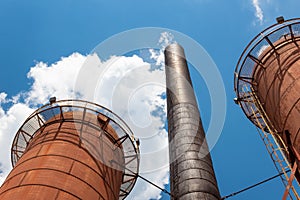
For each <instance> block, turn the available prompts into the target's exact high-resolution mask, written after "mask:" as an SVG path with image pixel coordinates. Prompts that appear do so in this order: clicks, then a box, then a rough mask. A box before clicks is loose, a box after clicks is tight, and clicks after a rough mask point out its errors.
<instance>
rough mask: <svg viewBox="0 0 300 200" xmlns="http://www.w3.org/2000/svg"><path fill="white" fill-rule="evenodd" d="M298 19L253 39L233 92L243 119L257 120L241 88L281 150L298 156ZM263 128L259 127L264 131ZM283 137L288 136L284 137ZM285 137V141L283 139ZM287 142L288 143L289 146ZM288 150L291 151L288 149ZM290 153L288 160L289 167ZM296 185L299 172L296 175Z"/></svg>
mask: <svg viewBox="0 0 300 200" xmlns="http://www.w3.org/2000/svg"><path fill="white" fill-rule="evenodd" d="M299 47H300V19H291V20H287V21H284V22H282V23H278V24H274V25H273V26H271V27H268V28H267V29H265V30H264V31H262V32H261V33H260V34H259V35H257V36H256V37H255V38H254V39H253V40H252V41H251V42H250V43H249V45H248V46H247V48H246V49H245V50H244V52H243V54H242V56H241V57H240V60H239V62H238V65H237V67H236V71H235V91H236V94H237V97H238V101H239V104H240V105H241V107H242V109H243V111H244V112H245V114H246V116H247V117H248V118H249V119H250V120H251V121H252V122H253V123H254V124H255V125H257V126H258V124H257V123H256V120H255V119H256V118H258V119H259V118H261V116H260V112H257V113H256V114H255V115H253V113H251V110H250V109H249V108H250V107H251V106H253V104H254V103H253V102H251V101H247V98H248V97H247V94H245V92H243V87H245V86H246V87H251V88H253V90H254V93H255V95H256V96H257V100H258V101H259V102H260V104H261V105H262V107H263V110H264V112H265V113H266V115H267V117H268V120H269V122H268V123H269V125H270V127H271V128H272V131H273V132H275V133H277V137H280V138H282V140H283V142H284V143H283V145H282V146H287V147H289V146H292V147H293V148H295V149H296V151H298V152H300V143H299V142H300V136H299V135H300V48H299ZM266 128H267V127H263V129H266ZM286 133H289V135H287V134H286ZM287 137H289V138H287ZM289 141H290V142H289ZM289 148H290V149H291V147H289ZM293 154H294V153H293V152H292V151H290V152H289V155H288V159H289V162H291V165H292V164H293V160H294V159H295V156H294V155H293ZM296 177H297V179H298V181H299V180H300V174H299V172H298V173H296Z"/></svg>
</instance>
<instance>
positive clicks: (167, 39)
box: [150, 32, 175, 66]
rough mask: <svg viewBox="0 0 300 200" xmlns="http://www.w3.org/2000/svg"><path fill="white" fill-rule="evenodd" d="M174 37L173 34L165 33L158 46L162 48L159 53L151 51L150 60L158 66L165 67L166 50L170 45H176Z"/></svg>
mask: <svg viewBox="0 0 300 200" xmlns="http://www.w3.org/2000/svg"><path fill="white" fill-rule="evenodd" d="M174 42H175V41H174V36H173V35H172V34H171V33H168V32H163V33H161V36H160V38H159V41H158V44H159V46H160V47H161V48H160V49H159V50H158V51H157V50H154V49H150V54H151V56H150V58H152V59H154V60H156V65H157V66H163V65H164V62H165V56H164V49H165V48H166V47H167V46H168V45H169V44H172V43H174Z"/></svg>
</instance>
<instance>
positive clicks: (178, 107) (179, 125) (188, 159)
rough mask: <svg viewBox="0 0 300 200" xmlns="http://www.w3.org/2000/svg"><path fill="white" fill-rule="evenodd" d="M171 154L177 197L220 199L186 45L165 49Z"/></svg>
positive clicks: (173, 180) (171, 46) (194, 199)
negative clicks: (189, 68)
mask: <svg viewBox="0 0 300 200" xmlns="http://www.w3.org/2000/svg"><path fill="white" fill-rule="evenodd" d="M165 65H166V81H167V107H168V109H167V110H168V111H167V112H168V132H169V157H170V184H171V193H172V195H173V196H172V199H174V200H199V199H203V200H218V199H220V193H219V189H218V185H217V181H216V178H215V173H214V169H213V165H212V160H211V157H210V152H209V149H208V145H207V143H206V139H205V133H204V130H203V127H202V121H201V118H200V113H199V110H198V105H197V102H196V98H195V94H194V90H193V86H192V81H191V78H190V74H189V70H188V66H187V61H186V59H185V54H184V50H183V48H182V47H181V46H180V45H179V44H171V45H169V46H167V47H166V49H165Z"/></svg>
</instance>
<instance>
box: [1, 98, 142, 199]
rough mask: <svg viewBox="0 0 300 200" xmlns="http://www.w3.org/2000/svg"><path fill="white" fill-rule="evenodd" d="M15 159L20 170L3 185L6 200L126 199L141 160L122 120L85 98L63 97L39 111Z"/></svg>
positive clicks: (23, 132)
mask: <svg viewBox="0 0 300 200" xmlns="http://www.w3.org/2000/svg"><path fill="white" fill-rule="evenodd" d="M117 122H118V123H117ZM12 158H13V159H14V160H13V164H14V165H15V166H14V169H13V170H12V172H11V173H10V174H9V176H8V177H7V179H6V180H5V182H4V183H3V185H2V186H1V188H0V199H3V200H8V199H9V200H11V199H26V200H29V199H30V200H34V199H49V200H51V199H61V200H62V199H72V200H73V199H86V200H89V199H107V200H110V199H112V200H113V199H123V198H125V196H127V194H128V193H129V192H130V190H131V189H132V187H133V185H134V183H135V181H136V178H137V176H136V174H135V173H137V172H138V161H139V158H138V146H137V145H136V141H134V140H133V135H132V134H131V132H130V129H129V128H128V127H126V125H125V124H124V123H123V122H122V120H121V119H118V117H117V116H116V115H114V114H113V113H112V112H110V111H109V110H107V109H105V108H103V107H101V106H99V105H96V104H92V103H89V102H84V101H61V102H57V103H55V104H53V105H47V106H45V107H42V108H41V109H39V110H37V111H36V112H35V113H33V114H32V115H31V116H30V117H29V118H28V119H27V120H26V122H25V123H24V124H23V126H22V127H21V128H20V129H19V131H18V133H17V136H16V138H15V140H14V143H13V147H12ZM128 170H130V171H128Z"/></svg>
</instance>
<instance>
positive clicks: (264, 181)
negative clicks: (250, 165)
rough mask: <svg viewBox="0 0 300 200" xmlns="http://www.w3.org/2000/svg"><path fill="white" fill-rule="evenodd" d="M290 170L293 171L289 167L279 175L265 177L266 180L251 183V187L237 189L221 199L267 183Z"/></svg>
mask: <svg viewBox="0 0 300 200" xmlns="http://www.w3.org/2000/svg"><path fill="white" fill-rule="evenodd" d="M290 171H291V170H290V169H288V170H286V171H285V172H281V173H279V174H277V175H275V176H272V177H270V178H268V179H265V180H263V181H261V182H258V183H256V184H254V185H251V186H249V187H246V188H244V189H242V190H240V191H237V192H234V193H232V194H230V195H227V196H225V197H222V198H221V200H223V199H227V198H229V197H233V196H235V195H237V194H239V193H242V192H245V191H247V190H249V189H251V188H254V187H256V186H258V185H261V184H263V183H266V182H268V181H270V180H272V179H274V178H277V177H278V176H281V175H283V174H284V173H288V172H290Z"/></svg>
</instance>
